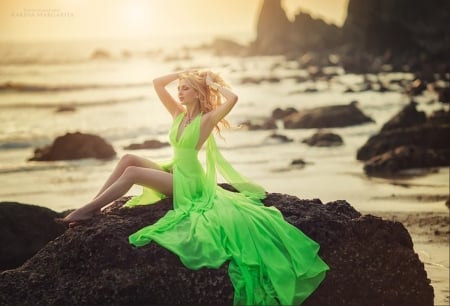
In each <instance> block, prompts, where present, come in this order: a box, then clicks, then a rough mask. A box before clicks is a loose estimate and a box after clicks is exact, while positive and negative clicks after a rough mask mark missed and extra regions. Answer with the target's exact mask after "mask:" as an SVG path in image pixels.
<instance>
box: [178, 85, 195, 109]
mask: <svg viewBox="0 0 450 306" xmlns="http://www.w3.org/2000/svg"><path fill="white" fill-rule="evenodd" d="M178 99H180V103H181V104H185V105H186V104H191V103H194V102H197V101H198V94H197V92H196V91H195V90H194V88H192V87H191V86H190V85H189V84H188V83H187V82H186V80H183V79H181V80H180V82H179V83H178Z"/></svg>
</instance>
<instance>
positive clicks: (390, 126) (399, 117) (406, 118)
mask: <svg viewBox="0 0 450 306" xmlns="http://www.w3.org/2000/svg"><path fill="white" fill-rule="evenodd" d="M416 106H417V103H416V102H412V101H411V103H409V104H408V105H406V106H405V107H403V109H402V110H401V111H400V112H398V113H397V114H396V115H395V116H394V117H392V118H391V119H390V120H389V121H388V122H386V123H385V124H384V125H383V127H382V128H381V131H388V130H395V129H398V128H405V127H410V126H417V125H421V124H423V123H425V121H426V120H427V115H426V114H425V112H422V111H420V112H419V111H418V110H417V108H416Z"/></svg>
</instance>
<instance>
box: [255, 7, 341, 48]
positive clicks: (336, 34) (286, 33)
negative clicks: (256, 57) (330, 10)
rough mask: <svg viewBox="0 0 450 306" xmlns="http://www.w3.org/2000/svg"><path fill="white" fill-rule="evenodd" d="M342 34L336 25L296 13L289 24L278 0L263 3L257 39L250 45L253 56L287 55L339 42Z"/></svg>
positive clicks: (257, 26) (257, 27)
mask: <svg viewBox="0 0 450 306" xmlns="http://www.w3.org/2000/svg"><path fill="white" fill-rule="evenodd" d="M340 41H341V31H340V30H339V28H338V27H337V26H335V25H330V24H327V23H325V22H324V21H323V20H321V19H314V18H312V17H311V16H310V15H309V14H305V13H302V12H299V13H298V14H297V15H296V16H295V19H294V21H292V22H291V21H290V20H289V19H288V17H287V15H286V12H285V11H284V10H283V8H282V6H281V1H280V0H265V1H264V2H263V3H262V6H261V11H260V13H259V16H258V21H257V25H256V40H255V41H254V42H253V43H252V44H251V46H250V52H251V53H255V54H290V53H299V52H301V51H305V50H309V49H324V48H327V47H333V46H336V45H338V44H339V43H340Z"/></svg>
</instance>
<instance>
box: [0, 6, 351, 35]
mask: <svg viewBox="0 0 450 306" xmlns="http://www.w3.org/2000/svg"><path fill="white" fill-rule="evenodd" d="M262 1H263V0H0V40H3V41H5V40H6V41H8V40H19V41H21V40H73V39H84V38H139V37H161V36H164V35H167V36H169V35H170V36H182V35H191V34H205V35H226V34H234V33H242V34H243V35H247V36H249V37H251V36H252V35H254V34H255V24H256V21H257V16H258V13H259V10H260V7H261V4H262ZM347 3H348V0H282V5H283V7H284V9H285V10H286V12H287V15H288V17H289V18H291V19H292V18H293V16H295V14H296V13H298V11H299V10H302V11H306V12H309V13H311V14H312V15H313V16H314V17H316V18H317V17H320V18H322V19H324V20H325V21H327V22H329V23H334V24H337V25H342V24H343V22H344V20H345V17H346V10H347Z"/></svg>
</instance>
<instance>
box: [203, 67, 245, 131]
mask: <svg viewBox="0 0 450 306" xmlns="http://www.w3.org/2000/svg"><path fill="white" fill-rule="evenodd" d="M206 84H207V85H208V86H209V87H211V88H212V89H214V90H217V91H219V93H220V94H221V95H222V96H223V97H224V98H225V102H224V103H222V104H221V105H220V106H219V107H217V108H216V109H214V110H212V111H211V112H210V113H209V116H208V117H209V118H208V119H209V120H208V121H209V125H211V129H212V128H213V127H214V126H215V125H216V124H218V123H219V121H220V120H222V119H223V118H224V117H225V116H226V115H227V114H228V113H229V112H230V111H231V110H232V109H233V107H234V106H235V105H236V103H237V101H238V96H237V95H236V94H235V93H234V92H232V91H231V90H230V89H228V88H226V87H223V86H220V85H219V84H217V83H214V82H213V80H212V79H211V76H210V75H209V74H208V75H207V76H206Z"/></svg>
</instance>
